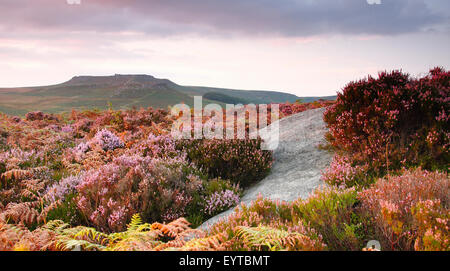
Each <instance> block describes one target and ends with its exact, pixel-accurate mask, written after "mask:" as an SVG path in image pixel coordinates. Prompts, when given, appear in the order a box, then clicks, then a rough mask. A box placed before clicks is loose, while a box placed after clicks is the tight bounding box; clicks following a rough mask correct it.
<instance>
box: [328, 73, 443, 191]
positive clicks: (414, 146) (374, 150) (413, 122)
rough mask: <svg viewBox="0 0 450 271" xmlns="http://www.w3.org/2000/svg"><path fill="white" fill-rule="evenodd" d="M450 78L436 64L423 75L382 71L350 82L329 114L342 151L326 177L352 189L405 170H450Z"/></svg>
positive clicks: (334, 143)
mask: <svg viewBox="0 0 450 271" xmlns="http://www.w3.org/2000/svg"><path fill="white" fill-rule="evenodd" d="M449 79H450V72H448V71H446V70H444V69H443V68H434V69H432V70H430V71H429V73H428V74H426V75H425V76H423V77H420V78H414V77H411V76H410V75H408V74H406V73H404V72H402V71H392V72H381V73H380V74H379V75H378V78H373V77H371V76H369V77H367V78H365V79H362V80H359V81H355V82H351V83H349V84H348V85H346V86H345V87H344V89H343V90H342V92H341V93H339V94H338V98H337V100H336V103H335V104H333V105H332V106H330V107H328V109H327V111H326V113H325V115H324V120H325V122H326V123H327V126H328V128H329V133H328V135H327V139H328V142H329V146H330V147H331V148H332V149H333V150H334V151H335V152H336V157H335V160H334V161H333V163H332V165H331V167H330V168H329V169H327V170H325V174H324V180H325V181H326V182H328V183H330V184H333V185H343V186H346V187H352V186H355V185H356V186H359V185H361V186H367V185H369V184H370V183H373V181H374V180H375V179H376V178H377V177H383V176H384V175H386V174H387V173H388V172H391V173H395V172H396V171H398V170H400V169H402V168H414V167H422V168H423V169H427V170H444V171H447V172H448V164H449V159H450V156H449V146H450V145H449V140H450V138H449V135H450V131H449V128H450V127H449V121H448V116H449V114H450V107H449V105H450V103H449V101H450V80H449Z"/></svg>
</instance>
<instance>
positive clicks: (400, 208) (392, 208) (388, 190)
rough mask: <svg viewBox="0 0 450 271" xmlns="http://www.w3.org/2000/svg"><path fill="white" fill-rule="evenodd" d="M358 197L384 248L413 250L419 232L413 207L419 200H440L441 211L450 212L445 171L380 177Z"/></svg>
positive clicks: (416, 172)
mask: <svg viewBox="0 0 450 271" xmlns="http://www.w3.org/2000/svg"><path fill="white" fill-rule="evenodd" d="M358 197H359V199H360V201H361V209H362V210H363V212H364V213H366V214H367V216H368V219H372V220H373V222H374V226H375V229H376V237H377V238H378V239H377V240H379V241H380V242H382V244H383V246H384V248H385V249H392V250H398V249H401V250H412V249H413V248H414V247H413V246H414V241H415V240H416V238H417V235H418V233H417V223H418V221H417V220H416V219H414V209H415V208H416V206H417V204H418V203H419V202H421V201H427V200H432V201H438V202H439V205H440V208H441V210H442V212H441V213H442V214H445V213H447V212H449V206H450V178H449V177H448V175H447V174H446V173H439V172H428V171H424V170H420V169H417V170H414V171H406V172H405V173H404V174H403V175H401V176H395V177H388V178H385V179H381V180H379V181H378V182H377V183H376V184H375V185H374V186H373V187H371V188H369V189H367V190H364V191H362V192H360V193H359V195H358Z"/></svg>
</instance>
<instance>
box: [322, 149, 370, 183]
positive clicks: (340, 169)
mask: <svg viewBox="0 0 450 271" xmlns="http://www.w3.org/2000/svg"><path fill="white" fill-rule="evenodd" d="M368 171H369V167H368V165H364V166H359V165H352V162H351V159H350V158H348V157H345V156H341V155H337V154H336V155H335V156H334V157H333V160H332V161H331V164H330V166H329V167H327V168H326V169H325V170H324V171H323V172H322V177H321V179H322V181H324V182H325V183H327V184H329V185H333V186H338V187H344V188H345V187H346V188H349V187H353V186H366V185H368V184H370V183H371V181H372V180H371V179H370V178H369V176H368Z"/></svg>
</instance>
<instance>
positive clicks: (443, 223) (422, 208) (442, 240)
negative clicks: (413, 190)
mask: <svg viewBox="0 0 450 271" xmlns="http://www.w3.org/2000/svg"><path fill="white" fill-rule="evenodd" d="M412 214H413V216H414V221H415V223H416V224H417V239H416V241H415V243H414V249H415V250H416V251H419V250H424V251H449V250H450V239H449V236H450V231H449V227H448V226H449V224H450V210H449V209H448V208H443V207H442V205H441V202H440V201H439V200H426V201H419V202H418V203H417V204H416V206H415V207H414V208H413V209H412Z"/></svg>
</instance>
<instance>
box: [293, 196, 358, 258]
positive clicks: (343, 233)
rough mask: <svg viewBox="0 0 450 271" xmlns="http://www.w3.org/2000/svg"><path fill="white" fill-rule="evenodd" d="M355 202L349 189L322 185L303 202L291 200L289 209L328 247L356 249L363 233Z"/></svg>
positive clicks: (332, 248)
mask: <svg viewBox="0 0 450 271" xmlns="http://www.w3.org/2000/svg"><path fill="white" fill-rule="evenodd" d="M357 203H358V200H357V192H356V190H355V189H353V188H351V189H347V190H339V189H337V188H322V189H318V190H316V191H315V192H314V193H313V194H312V195H311V196H310V197H309V198H308V199H307V200H306V201H303V200H301V199H300V200H298V201H297V202H295V203H294V205H293V208H294V211H295V215H296V216H298V217H299V219H300V221H302V222H303V223H304V225H307V226H309V227H312V228H314V229H315V230H316V231H317V232H318V233H319V234H320V235H321V236H322V238H323V242H324V243H325V244H327V246H328V247H329V248H330V249H331V250H360V249H361V248H362V244H363V243H362V241H363V240H364V238H365V236H364V229H363V225H362V221H361V219H360V217H359V216H358V214H357V213H356V205H357Z"/></svg>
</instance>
